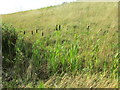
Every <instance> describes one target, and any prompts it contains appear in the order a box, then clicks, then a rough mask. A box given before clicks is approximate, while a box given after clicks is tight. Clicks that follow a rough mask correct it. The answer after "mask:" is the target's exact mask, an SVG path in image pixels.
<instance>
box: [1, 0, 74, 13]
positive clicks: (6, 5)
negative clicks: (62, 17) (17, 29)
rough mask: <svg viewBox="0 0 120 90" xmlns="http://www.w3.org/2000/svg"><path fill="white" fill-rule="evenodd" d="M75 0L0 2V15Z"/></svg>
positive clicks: (6, 0) (17, 0) (11, 0)
mask: <svg viewBox="0 0 120 90" xmlns="http://www.w3.org/2000/svg"><path fill="white" fill-rule="evenodd" d="M71 1H76V0H0V14H8V13H14V12H19V11H25V10H31V9H37V8H42V7H47V6H51V5H57V4H61V3H63V2H71Z"/></svg>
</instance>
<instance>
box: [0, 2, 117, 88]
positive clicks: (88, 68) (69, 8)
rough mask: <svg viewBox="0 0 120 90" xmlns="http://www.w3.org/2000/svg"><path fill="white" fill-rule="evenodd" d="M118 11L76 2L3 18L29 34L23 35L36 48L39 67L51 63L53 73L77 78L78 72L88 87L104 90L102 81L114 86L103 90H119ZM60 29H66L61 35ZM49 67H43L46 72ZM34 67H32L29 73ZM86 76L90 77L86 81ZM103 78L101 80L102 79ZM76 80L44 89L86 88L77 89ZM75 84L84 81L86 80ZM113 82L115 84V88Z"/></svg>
mask: <svg viewBox="0 0 120 90" xmlns="http://www.w3.org/2000/svg"><path fill="white" fill-rule="evenodd" d="M117 10H118V9H117V3H111V2H110V3H108V2H105V3H103V2H100V3H98V2H94V3H93V2H92V3H90V2H89V3H83V2H82V3H81V2H74V3H67V4H62V5H59V6H54V7H48V8H42V9H38V10H31V11H24V12H19V13H13V14H8V15H2V21H3V23H5V24H11V25H13V26H14V27H15V28H17V31H21V30H22V31H28V32H27V33H26V34H25V35H23V33H22V34H19V35H22V36H23V37H24V38H25V40H26V42H30V43H32V44H33V46H32V48H33V49H32V51H33V55H32V56H33V57H32V59H31V60H33V61H34V62H35V63H38V61H40V62H42V61H41V60H44V59H45V60H47V64H46V63H45V65H46V66H47V68H48V71H49V73H52V74H55V73H62V72H64V73H70V72H72V74H75V73H76V72H77V73H79V75H78V76H76V78H78V77H79V76H80V77H82V76H83V77H84V78H83V79H85V80H86V83H87V81H88V83H87V86H86V87H102V86H103V85H102V84H101V83H102V82H101V79H103V82H106V81H108V83H110V84H108V83H106V84H105V85H104V86H103V87H117V75H118V74H117V70H118V47H117V46H118V32H117V30H118V25H117V23H118V22H117V20H118V18H117V16H118V12H117ZM56 25H61V26H62V27H61V30H60V31H56V30H55V28H56ZM88 25H89V26H90V28H89V30H88V29H87V28H88ZM35 29H39V32H38V33H35V32H34V35H31V34H30V32H29V31H31V30H33V31H35ZM41 32H42V33H44V36H42V35H41ZM20 37H21V36H20ZM41 50H42V51H41ZM26 51H29V48H28V47H26ZM41 52H42V53H41ZM45 65H42V66H41V67H42V68H44V70H45V71H46V70H47V69H45V67H46V66H45ZM30 67H31V65H29V67H28V69H27V71H26V72H29V68H30ZM36 67H39V64H36V66H35V67H34V69H35V70H37V69H39V68H36ZM40 70H42V69H40ZM84 74H85V75H86V74H87V75H88V76H86V77H85V76H84ZM94 74H96V75H94ZM92 75H93V76H92ZM99 75H101V77H98V76H99ZM61 77H62V76H61ZM67 77H68V76H66V77H65V78H67ZM80 77H79V78H80ZM96 77H98V80H97V83H98V84H97V85H96V84H95V83H96V81H95V80H96ZM103 77H104V78H103ZM63 78H64V76H63ZM90 78H91V79H90ZM73 79H75V77H72V75H71V76H70V77H69V78H68V79H65V80H68V81H66V82H67V84H66V86H64V82H63V81H62V79H60V80H61V81H59V80H57V76H56V82H57V81H58V83H57V84H56V85H58V86H56V85H52V86H50V85H51V83H52V82H50V83H47V82H46V83H47V84H46V83H45V84H44V85H45V86H46V87H72V86H73V87H85V85H84V84H81V83H80V82H78V83H79V85H76V83H77V82H76V81H75V82H76V83H75V82H74V81H73V82H74V83H75V85H72V84H71V83H69V82H71V80H73ZM75 80H82V78H81V79H75ZM85 80H82V81H85ZM112 80H113V81H114V84H112ZM48 81H49V80H48ZM61 82H63V84H61ZM90 82H91V83H92V84H90ZM48 84H49V85H48ZM44 85H43V86H44ZM61 85H63V86H61ZM111 85H112V86H111ZM41 86H42V85H41Z"/></svg>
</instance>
